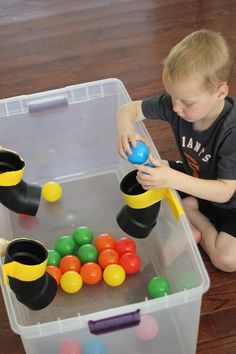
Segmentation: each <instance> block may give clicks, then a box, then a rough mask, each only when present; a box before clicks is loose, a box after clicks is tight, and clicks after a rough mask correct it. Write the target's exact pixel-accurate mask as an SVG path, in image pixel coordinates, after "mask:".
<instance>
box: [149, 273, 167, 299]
mask: <svg viewBox="0 0 236 354" xmlns="http://www.w3.org/2000/svg"><path fill="white" fill-rule="evenodd" d="M147 290H148V295H149V296H151V297H152V298H158V297H162V296H164V295H168V294H169V293H170V283H169V281H168V280H167V279H166V278H164V277H154V278H152V279H151V280H150V281H149V283H148V288H147Z"/></svg>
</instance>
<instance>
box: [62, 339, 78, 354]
mask: <svg viewBox="0 0 236 354" xmlns="http://www.w3.org/2000/svg"><path fill="white" fill-rule="evenodd" d="M59 354H82V347H81V344H80V342H79V341H78V340H75V339H70V338H68V339H65V340H64V341H63V342H62V343H61V345H60V349H59Z"/></svg>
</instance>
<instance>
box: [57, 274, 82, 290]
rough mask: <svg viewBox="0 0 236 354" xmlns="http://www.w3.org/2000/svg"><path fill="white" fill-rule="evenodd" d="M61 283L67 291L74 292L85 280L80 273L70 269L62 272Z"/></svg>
mask: <svg viewBox="0 0 236 354" xmlns="http://www.w3.org/2000/svg"><path fill="white" fill-rule="evenodd" d="M60 285H61V287H62V289H63V290H64V291H65V292H66V293H69V294H74V293H76V292H77V291H79V290H80V289H81V287H82V285H83V280H82V277H81V275H80V274H79V273H77V272H74V271H73V270H69V271H68V272H65V273H64V274H62V277H61V281H60Z"/></svg>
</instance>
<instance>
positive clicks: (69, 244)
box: [55, 235, 75, 257]
mask: <svg viewBox="0 0 236 354" xmlns="http://www.w3.org/2000/svg"><path fill="white" fill-rule="evenodd" d="M74 249H75V241H74V240H73V238H72V237H71V236H68V235H64V236H60V237H59V238H58V239H57V240H56V243H55V250H56V251H57V252H58V253H59V254H60V255H61V257H63V256H66V255H68V254H73V252H74Z"/></svg>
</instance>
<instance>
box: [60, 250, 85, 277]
mask: <svg viewBox="0 0 236 354" xmlns="http://www.w3.org/2000/svg"><path fill="white" fill-rule="evenodd" d="M59 268H60V269H61V271H62V273H65V272H68V271H69V270H73V271H75V272H79V270H80V268H81V263H80V260H79V258H78V257H76V256H74V255H72V254H68V255H66V256H64V257H62V259H61V260H60V263H59Z"/></svg>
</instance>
